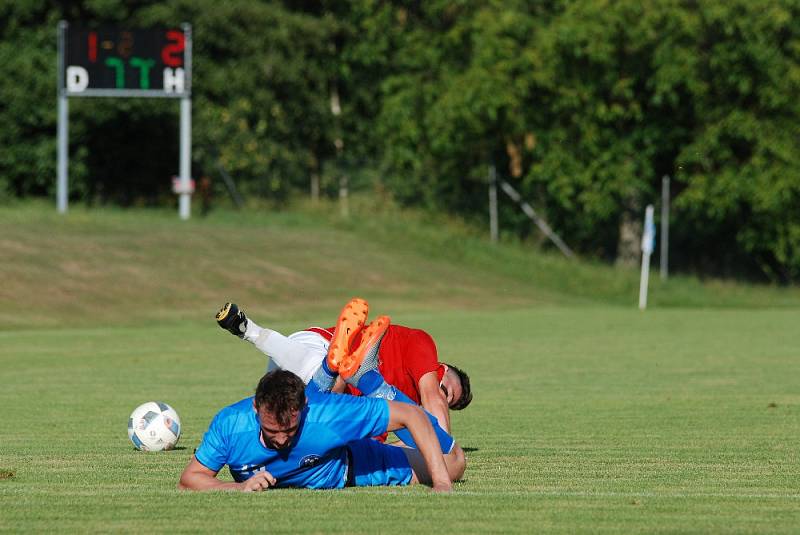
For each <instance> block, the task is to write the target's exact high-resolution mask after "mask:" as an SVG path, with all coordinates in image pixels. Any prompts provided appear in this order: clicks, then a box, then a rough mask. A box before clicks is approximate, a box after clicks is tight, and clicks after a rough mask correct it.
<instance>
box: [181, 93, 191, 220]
mask: <svg viewBox="0 0 800 535" xmlns="http://www.w3.org/2000/svg"><path fill="white" fill-rule="evenodd" d="M191 135H192V99H191V98H187V97H183V98H181V148H180V150H181V161H180V178H179V180H180V185H181V194H180V202H179V204H180V206H179V212H180V217H181V219H189V216H190V215H191V203H192V194H191V193H190V180H191V150H192V149H191V146H192V141H191Z"/></svg>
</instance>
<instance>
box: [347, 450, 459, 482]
mask: <svg viewBox="0 0 800 535" xmlns="http://www.w3.org/2000/svg"><path fill="white" fill-rule="evenodd" d="M347 447H348V449H349V450H350V462H351V465H350V474H349V475H350V477H349V479H350V480H351V484H354V485H355V486H357V487H372V486H379V485H389V486H394V485H409V484H414V483H422V484H423V485H431V484H432V480H431V476H430V473H429V472H428V467H427V465H426V464H425V459H423V457H422V454H420V452H419V451H418V450H415V449H411V448H396V447H393V446H389V445H387V444H381V443H380V442H378V441H375V440H371V439H366V440H356V441H354V442H350V443H349V444H348V445H347ZM444 462H445V466H446V467H447V473H448V475H449V476H450V480H451V481H457V480H459V479H461V477H462V476H463V475H464V469H465V467H466V459H465V457H464V452H463V451H462V450H461V448H460V447H459V446H458V445H456V446H455V448H453V451H452V452H451V453H449V454H447V455H445V456H444Z"/></svg>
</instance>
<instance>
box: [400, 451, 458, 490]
mask: <svg viewBox="0 0 800 535" xmlns="http://www.w3.org/2000/svg"><path fill="white" fill-rule="evenodd" d="M397 449H399V450H401V451H402V452H403V453H404V454H405V456H406V459H408V463H409V465H410V466H411V469H412V470H413V472H414V477H412V479H411V483H422V484H423V485H431V484H432V480H431V475H430V472H428V466H427V465H426V464H425V459H423V457H422V454H421V453H420V452H419V450H416V449H412V448H397ZM444 464H445V466H447V473H448V475H449V476H450V481H458V480H459V479H461V477H462V476H463V475H464V470H465V469H466V467H467V458H466V456H465V455H464V450H462V449H461V446H459V445H458V444H455V445H454V446H453V449H452V451H451V452H450V453H448V454H446V455H445V456H444Z"/></svg>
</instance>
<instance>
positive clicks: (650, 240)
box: [639, 204, 656, 310]
mask: <svg viewBox="0 0 800 535" xmlns="http://www.w3.org/2000/svg"><path fill="white" fill-rule="evenodd" d="M655 241H656V225H655V223H654V222H653V205H652V204H648V205H647V209H646V210H645V212H644V232H642V275H641V278H640V280H639V310H644V309H645V308H647V285H648V283H649V279H650V255H651V254H653V246H654V244H655Z"/></svg>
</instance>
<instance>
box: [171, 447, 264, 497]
mask: <svg viewBox="0 0 800 535" xmlns="http://www.w3.org/2000/svg"><path fill="white" fill-rule="evenodd" d="M274 485H275V478H274V477H273V476H272V474H270V473H269V472H258V473H257V474H255V475H254V476H253V477H251V478H250V479H248V480H246V481H242V482H241V483H235V482H233V481H220V480H219V479H217V472H215V471H213V470H211V469H209V468H207V467H205V466H203V464H202V463H200V462H199V461H198V460H197V459H196V458H195V457H194V455H193V456H192V460H190V461H189V464H187V465H186V468H184V469H183V473H182V474H181V479H180V481H179V482H178V488H179V489H181V490H238V491H242V492H254V491H261V490H267V489H268V488H270V487H272V486H274Z"/></svg>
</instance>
